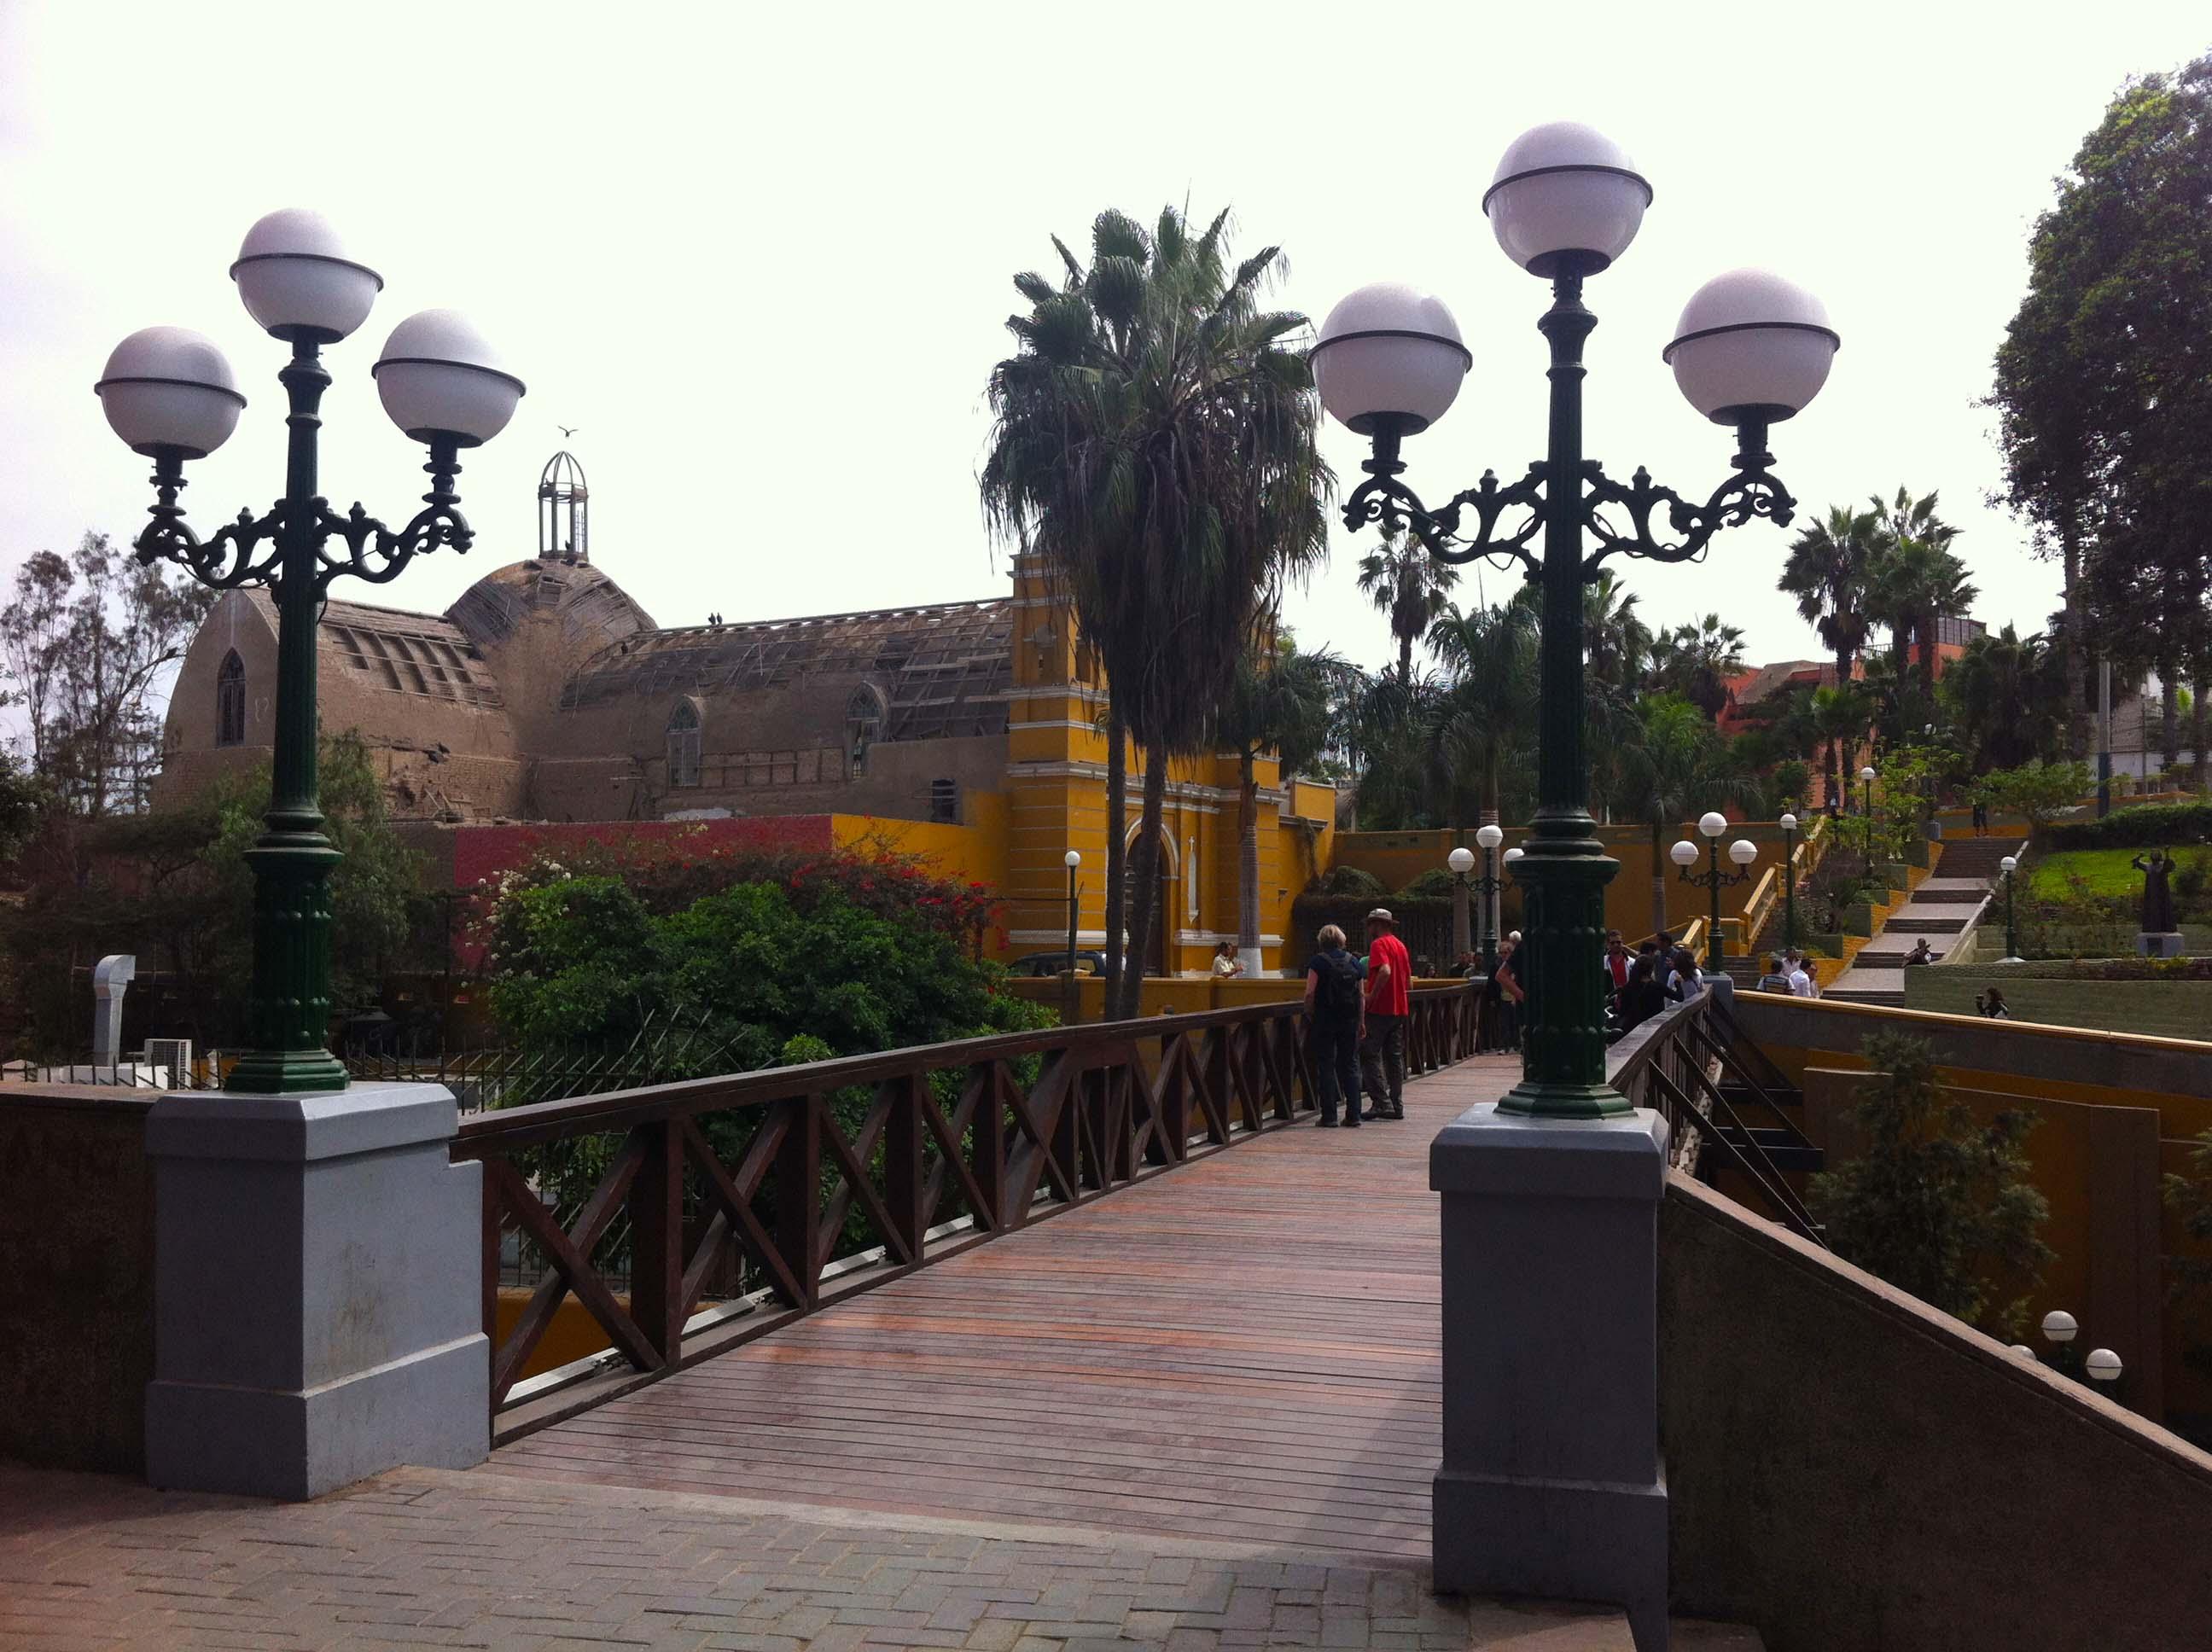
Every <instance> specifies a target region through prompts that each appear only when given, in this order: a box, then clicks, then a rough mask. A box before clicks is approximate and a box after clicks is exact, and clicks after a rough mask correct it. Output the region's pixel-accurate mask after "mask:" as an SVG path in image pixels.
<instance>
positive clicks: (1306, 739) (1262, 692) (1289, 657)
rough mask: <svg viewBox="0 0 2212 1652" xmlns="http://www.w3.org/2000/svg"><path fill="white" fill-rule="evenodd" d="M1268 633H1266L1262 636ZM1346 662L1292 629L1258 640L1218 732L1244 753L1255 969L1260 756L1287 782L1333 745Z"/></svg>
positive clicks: (1243, 885)
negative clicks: (1337, 688) (1301, 644)
mask: <svg viewBox="0 0 2212 1652" xmlns="http://www.w3.org/2000/svg"><path fill="white" fill-rule="evenodd" d="M1263 635H1264V633H1263ZM1341 664H1342V662H1341V661H1340V660H1339V659H1337V658H1336V656H1335V655H1334V654H1332V653H1328V652H1327V651H1323V652H1322V653H1311V654H1309V653H1300V652H1299V650H1298V647H1297V643H1296V642H1295V641H1292V639H1291V636H1290V635H1289V634H1288V633H1287V632H1285V633H1279V634H1278V635H1276V637H1275V639H1274V641H1273V644H1272V645H1268V644H1257V645H1255V647H1251V648H1249V649H1247V650H1246V651H1245V654H1244V658H1243V659H1242V660H1241V661H1240V662H1239V663H1238V665H1237V681H1236V683H1234V684H1233V685H1232V687H1231V691H1230V695H1229V698H1228V700H1227V701H1225V703H1224V704H1223V706H1222V708H1221V716H1220V721H1219V724H1218V728H1217V731H1216V736H1217V738H1218V741H1219V742H1220V744H1221V745H1222V747H1223V748H1224V749H1226V750H1231V751H1234V752H1235V753H1236V754H1237V951H1238V952H1239V953H1241V954H1242V955H1243V959H1244V967H1245V969H1247V970H1248V971H1256V970H1257V969H1259V967H1260V782H1259V779H1258V775H1257V773H1256V769H1257V766H1258V762H1259V760H1260V759H1261V757H1263V756H1266V755H1267V753H1269V752H1270V751H1272V752H1273V753H1274V755H1275V762H1276V767H1277V772H1278V774H1279V776H1280V778H1281V781H1282V784H1283V785H1284V786H1285V787H1288V786H1289V784H1290V782H1291V780H1292V778H1293V777H1294V776H1296V775H1297V774H1298V773H1299V772H1300V771H1301V770H1303V769H1304V768H1306V767H1307V766H1308V765H1309V764H1310V763H1311V762H1313V761H1314V760H1315V759H1316V757H1318V756H1321V754H1322V750H1323V749H1324V748H1326V747H1327V746H1328V742H1329V732H1330V709H1331V704H1330V701H1331V693H1332V684H1333V678H1334V673H1335V671H1336V670H1337V668H1338V667H1339V666H1340V665H1341Z"/></svg>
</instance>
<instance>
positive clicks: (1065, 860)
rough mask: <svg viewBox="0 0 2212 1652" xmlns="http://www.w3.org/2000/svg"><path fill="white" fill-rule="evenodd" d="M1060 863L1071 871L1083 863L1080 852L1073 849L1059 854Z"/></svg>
mask: <svg viewBox="0 0 2212 1652" xmlns="http://www.w3.org/2000/svg"><path fill="white" fill-rule="evenodd" d="M1060 864H1061V865H1064V866H1066V868H1067V869H1068V871H1070V872H1073V871H1074V870H1075V869H1076V868H1077V867H1078V866H1079V865H1082V864H1083V856H1082V854H1081V853H1080V852H1079V851H1077V850H1074V849H1070V850H1069V851H1068V852H1067V853H1066V854H1064V855H1062V856H1060Z"/></svg>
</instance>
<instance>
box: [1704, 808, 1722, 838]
mask: <svg viewBox="0 0 2212 1652" xmlns="http://www.w3.org/2000/svg"><path fill="white" fill-rule="evenodd" d="M1698 829H1699V831H1701V832H1703V833H1704V834H1705V835H1706V836H1707V837H1718V836H1719V835H1721V834H1722V833H1723V832H1724V831H1726V830H1728V817H1727V816H1726V815H1723V814H1717V813H1715V812H1714V811H1711V810H1707V811H1705V813H1704V814H1702V815H1699V817H1698Z"/></svg>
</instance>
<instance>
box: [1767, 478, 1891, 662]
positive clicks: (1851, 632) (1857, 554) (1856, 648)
mask: <svg viewBox="0 0 2212 1652" xmlns="http://www.w3.org/2000/svg"><path fill="white" fill-rule="evenodd" d="M1880 520H1881V515H1880V513H1879V512H1875V511H1859V510H1853V509H1852V508H1851V507H1850V506H1848V505H1831V506H1829V507H1828V515H1827V519H1826V520H1825V521H1821V522H1809V523H1808V524H1807V525H1805V526H1804V527H1803V528H1802V529H1800V530H1799V531H1798V534H1797V537H1796V538H1795V539H1793V540H1792V541H1790V559H1789V561H1787V562H1784V564H1783V566H1782V578H1781V580H1779V581H1778V585H1779V588H1780V589H1782V590H1783V591H1785V592H1788V593H1789V594H1790V595H1791V596H1793V597H1795V598H1797V611H1798V613H1799V614H1801V615H1802V616H1804V619H1805V623H1807V624H1808V625H1810V626H1812V627H1813V628H1814V629H1816V630H1817V631H1818V632H1819V633H1820V641H1823V642H1825V643H1826V644H1827V645H1828V648H1829V651H1830V652H1831V653H1833V654H1834V655H1835V657H1836V681H1837V682H1838V683H1849V682H1850V680H1851V677H1852V675H1853V671H1852V668H1853V667H1854V666H1855V665H1857V662H1858V657H1859V654H1860V653H1861V651H1862V650H1863V649H1864V648H1865V647H1866V644H1867V636H1868V634H1869V632H1870V631H1871V630H1872V629H1873V625H1872V623H1871V621H1870V620H1869V616H1868V614H1867V608H1866V599H1867V581H1868V578H1869V574H1870V573H1871V571H1872V568H1873V563H1874V558H1875V528H1876V525H1878V523H1879V522H1880Z"/></svg>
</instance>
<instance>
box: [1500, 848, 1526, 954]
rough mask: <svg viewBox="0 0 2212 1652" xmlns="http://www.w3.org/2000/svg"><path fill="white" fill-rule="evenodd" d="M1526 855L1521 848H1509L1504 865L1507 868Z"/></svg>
mask: <svg viewBox="0 0 2212 1652" xmlns="http://www.w3.org/2000/svg"><path fill="white" fill-rule="evenodd" d="M1526 853H1528V851H1527V850H1526V849H1521V848H1511V849H1508V850H1506V852H1505V864H1506V865H1509V866H1510V865H1512V864H1513V863H1514V862H1515V861H1516V860H1518V859H1521V857H1522V855H1524V854H1526ZM1514 933H1515V934H1516V935H1517V934H1519V933H1520V931H1518V930H1516V931H1514Z"/></svg>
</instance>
